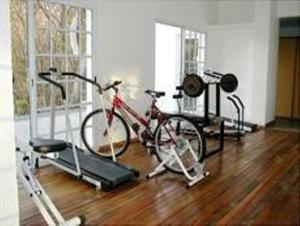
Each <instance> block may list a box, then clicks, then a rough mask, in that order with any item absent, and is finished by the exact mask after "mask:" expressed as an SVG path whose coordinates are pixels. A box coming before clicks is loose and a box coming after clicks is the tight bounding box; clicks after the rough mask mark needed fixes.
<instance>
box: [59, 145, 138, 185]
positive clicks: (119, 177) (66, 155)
mask: <svg viewBox="0 0 300 226" xmlns="http://www.w3.org/2000/svg"><path fill="white" fill-rule="evenodd" d="M77 154H78V161H79V164H80V169H81V171H82V174H83V175H85V176H89V177H93V178H94V179H98V180H99V179H100V180H102V181H104V182H105V184H106V185H107V184H108V183H109V184H111V186H112V187H115V186H117V185H119V184H122V183H124V182H126V181H129V180H131V179H132V178H133V177H134V172H133V171H132V170H130V169H128V168H126V167H125V166H122V165H120V164H118V163H115V162H113V161H112V160H109V159H105V158H102V157H97V156H95V155H93V154H90V155H87V154H86V153H84V152H83V150H81V149H79V148H77ZM58 161H59V162H64V163H66V164H68V165H71V166H72V168H74V169H75V168H76V165H75V159H74V155H73V151H72V147H71V146H68V147H67V148H66V150H64V151H61V152H59V158H58Z"/></svg>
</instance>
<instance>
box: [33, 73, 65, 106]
mask: <svg viewBox="0 0 300 226" xmlns="http://www.w3.org/2000/svg"><path fill="white" fill-rule="evenodd" d="M38 76H39V77H40V78H41V79H43V80H45V81H47V82H49V83H51V84H52V85H54V86H56V87H58V88H59V89H60V91H61V95H62V99H64V100H65V99H66V91H65V88H64V87H63V86H62V85H61V84H59V83H58V82H56V81H54V80H52V79H50V78H49V77H48V76H51V73H50V72H39V73H38Z"/></svg>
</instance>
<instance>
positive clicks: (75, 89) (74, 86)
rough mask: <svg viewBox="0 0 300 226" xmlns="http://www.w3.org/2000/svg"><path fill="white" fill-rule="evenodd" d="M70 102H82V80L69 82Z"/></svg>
mask: <svg viewBox="0 0 300 226" xmlns="http://www.w3.org/2000/svg"><path fill="white" fill-rule="evenodd" d="M67 86H68V94H67V95H68V98H69V99H68V103H69V104H79V103H80V82H78V81H76V82H68V85H67Z"/></svg>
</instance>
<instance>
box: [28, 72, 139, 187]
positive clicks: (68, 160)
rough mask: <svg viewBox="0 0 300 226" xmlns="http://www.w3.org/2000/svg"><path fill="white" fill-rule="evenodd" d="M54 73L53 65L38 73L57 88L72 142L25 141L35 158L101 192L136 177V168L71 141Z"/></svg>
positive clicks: (50, 140) (59, 86)
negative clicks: (92, 151)
mask: <svg viewBox="0 0 300 226" xmlns="http://www.w3.org/2000/svg"><path fill="white" fill-rule="evenodd" d="M56 73H57V70H56V69H55V68H50V69H49V72H41V73H39V74H38V76H39V77H40V78H41V79H43V80H45V81H46V82H48V83H50V84H51V85H54V86H55V87H57V88H59V89H60V91H61V94H62V99H63V100H64V103H65V109H66V124H67V125H66V126H67V130H68V131H70V137H71V141H72V142H71V143H70V142H66V141H64V140H55V139H44V138H35V139H32V140H31V141H30V143H29V144H30V145H31V146H32V148H33V150H34V151H35V153H37V157H38V158H41V159H46V160H47V161H48V162H49V163H50V164H52V165H54V166H56V167H58V168H60V169H62V170H64V171H66V172H68V173H70V174H72V175H74V176H76V177H78V178H79V179H82V180H85V181H87V182H89V183H91V184H93V185H95V186H96V188H97V189H103V190H105V191H109V190H111V189H113V188H115V187H117V186H119V185H121V184H124V183H126V182H128V181H131V180H133V179H134V178H135V177H138V176H139V172H138V171H137V170H134V169H132V168H130V167H128V166H125V165H122V164H120V163H117V162H114V161H112V160H110V159H106V158H103V157H101V156H98V155H96V154H94V153H89V152H87V151H85V150H83V149H81V148H79V147H77V146H76V145H75V144H74V137H73V132H72V130H71V125H70V117H69V114H68V107H67V106H68V104H67V101H66V93H65V89H64V87H63V86H62V85H61V84H59V83H58V82H56V81H55V80H53V79H52V77H53V76H54V75H56ZM49 153H51V154H49ZM53 153H54V154H53ZM37 160H38V159H37ZM36 167H38V161H36Z"/></svg>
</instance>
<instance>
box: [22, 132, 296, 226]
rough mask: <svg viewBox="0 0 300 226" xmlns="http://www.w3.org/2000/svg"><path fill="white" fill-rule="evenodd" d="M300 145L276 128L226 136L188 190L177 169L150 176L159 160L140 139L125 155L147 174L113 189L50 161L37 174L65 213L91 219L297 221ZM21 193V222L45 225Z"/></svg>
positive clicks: (127, 221) (203, 222) (189, 222)
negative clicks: (202, 174) (221, 149)
mask: <svg viewBox="0 0 300 226" xmlns="http://www.w3.org/2000/svg"><path fill="white" fill-rule="evenodd" d="M299 149H300V133H291V132H283V131H275V130H261V131H258V132H257V133H255V134H251V135H247V136H246V137H245V138H244V140H243V141H242V142H240V143H236V142H226V145H225V150H224V152H223V153H222V154H217V155H215V156H213V157H211V158H210V159H209V161H208V168H209V169H210V172H211V175H210V176H209V177H208V178H207V179H205V180H204V181H202V182H200V183H199V184H197V185H196V186H194V187H192V188H189V189H187V188H186V186H185V185H186V184H185V181H184V178H183V177H180V176H177V175H174V174H172V173H166V174H163V175H161V176H158V177H155V178H152V179H150V180H147V179H146V178H145V175H146V174H147V172H149V171H151V170H152V169H153V168H154V167H155V166H156V165H157V164H158V162H157V161H156V159H155V158H154V157H149V155H148V153H147V152H146V151H145V150H144V148H143V147H141V146H139V145H132V146H131V150H129V151H128V152H127V153H126V154H125V156H124V158H122V159H121V160H122V162H126V163H130V164H132V165H133V166H134V167H136V168H137V169H139V170H140V171H141V177H140V178H139V179H138V180H137V181H133V182H132V183H128V184H126V185H125V186H122V187H120V188H118V189H116V190H114V191H111V192H108V193H105V192H102V191H96V190H95V189H94V187H92V186H91V185H89V184H87V183H83V182H81V181H79V180H77V179H75V178H74V177H72V176H69V175H68V174H66V173H63V172H61V171H59V170H57V169H54V168H53V167H51V166H50V167H46V168H43V169H41V170H40V171H39V178H40V181H41V183H42V184H43V185H44V187H45V190H46V191H47V192H48V194H49V196H50V197H51V198H52V199H53V201H54V202H55V204H56V205H57V207H58V208H59V209H60V211H61V212H62V214H63V215H64V216H65V217H66V218H68V217H71V216H75V215H81V214H83V215H85V217H86V219H87V224H88V225H125V224H126V225H158V224H159V225H208V224H209V225H214V224H218V225H228V224H229V225H250V224H251V225H299V224H300V221H299V219H300V218H299V217H300V206H299V203H300V193H299V190H300V174H299V171H300V160H299ZM19 196H20V202H21V207H20V209H21V210H20V211H21V223H22V225H44V224H45V222H44V221H43V218H42V217H41V215H40V213H39V212H38V210H37V209H36V207H35V206H34V205H33V203H32V202H31V200H30V198H29V197H28V196H27V194H26V192H25V191H24V189H23V188H22V187H20V193H19Z"/></svg>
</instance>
